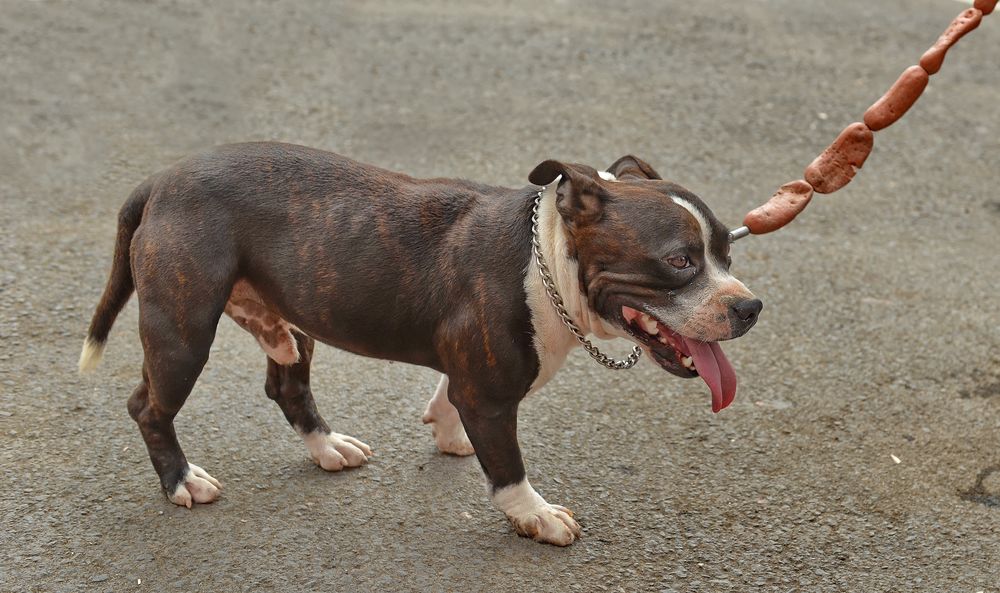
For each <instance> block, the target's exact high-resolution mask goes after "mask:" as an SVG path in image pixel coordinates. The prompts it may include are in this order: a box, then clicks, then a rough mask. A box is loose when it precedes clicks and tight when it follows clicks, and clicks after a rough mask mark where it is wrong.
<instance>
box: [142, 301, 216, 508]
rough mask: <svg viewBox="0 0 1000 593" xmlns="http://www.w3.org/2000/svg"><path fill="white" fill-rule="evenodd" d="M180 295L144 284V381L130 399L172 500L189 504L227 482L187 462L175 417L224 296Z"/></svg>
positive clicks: (213, 494) (206, 347)
mask: <svg viewBox="0 0 1000 593" xmlns="http://www.w3.org/2000/svg"><path fill="white" fill-rule="evenodd" d="M160 282H162V281H156V283H157V284H159V283H160ZM144 288H145V290H143V289H144ZM176 296H177V295H169V294H164V293H162V292H159V293H158V292H156V291H155V290H152V291H151V290H150V287H149V286H146V287H143V286H142V285H141V284H140V290H139V300H140V305H139V335H140V337H141V339H142V346H143V351H144V354H145V357H144V360H143V368H142V383H140V384H139V386H138V387H136V389H135V392H133V394H132V397H130V398H129V401H128V411H129V415H130V416H132V419H133V420H135V421H136V423H137V424H138V425H139V430H140V432H141V433H142V438H143V440H144V441H145V442H146V449H147V450H148V452H149V458H150V460H151V461H152V462H153V467H154V468H155V469H156V473H157V474H158V475H159V477H160V484H161V485H162V486H163V489H164V490H165V491H166V493H167V497H168V498H169V499H170V502H172V503H174V504H177V505H182V506H186V507H188V508H190V507H191V505H192V504H193V503H196V502H197V503H209V502H212V501H214V500H216V499H217V498H218V497H219V491H220V489H221V487H222V485H221V484H220V483H219V482H218V480H216V479H215V478H213V477H212V476H210V475H209V474H208V472H206V471H205V470H203V469H201V468H200V467H198V466H196V465H194V464H191V463H188V461H187V458H186V457H185V456H184V452H183V451H182V450H181V446H180V444H179V443H178V442H177V434H176V433H175V432H174V417H175V416H176V415H177V412H179V411H180V409H181V406H183V405H184V401H185V400H186V399H187V397H188V395H189V394H190V393H191V389H192V388H193V387H194V383H195V380H196V379H197V378H198V375H199V374H200V373H201V370H202V368H203V367H204V366H205V362H206V361H208V353H209V349H210V347H211V345H212V340H213V338H214V337H215V328H216V324H217V323H218V320H219V317H220V316H221V314H222V304H223V303H224V302H225V297H224V296H221V295H220V298H219V299H218V302H217V303H215V304H211V303H206V302H205V301H202V302H201V303H199V305H198V306H192V303H190V302H185V301H184V300H183V299H179V300H175V298H176Z"/></svg>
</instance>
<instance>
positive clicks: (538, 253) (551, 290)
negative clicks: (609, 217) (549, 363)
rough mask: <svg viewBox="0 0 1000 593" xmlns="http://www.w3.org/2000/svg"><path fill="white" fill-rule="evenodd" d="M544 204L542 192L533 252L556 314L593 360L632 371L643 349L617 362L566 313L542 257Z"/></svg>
mask: <svg viewBox="0 0 1000 593" xmlns="http://www.w3.org/2000/svg"><path fill="white" fill-rule="evenodd" d="M541 203H542V192H541V191H539V192H538V195H536V196H535V206H534V208H532V209H531V250H532V253H533V254H534V256H535V264H536V265H537V266H538V275H539V276H541V277H542V284H543V285H544V286H545V292H547V293H548V295H549V300H550V301H552V306H553V307H554V308H555V310H556V313H558V314H559V317H560V318H562V320H563V323H565V324H566V327H567V328H569V331H570V332H572V334H573V335H574V336H576V339H577V340H578V341H579V342H580V344H582V345H583V348H584V350H586V351H587V354H589V355H590V357H591V358H593V359H594V360H596V361H597V362H598V363H600V364H601V365H603V366H605V367H607V368H609V369H611V370H615V371H621V370H625V369H630V368H632V367H634V366H635V363H637V362H639V357H640V356H642V349H641V348H639V347H638V346H633V347H632V354H629V355H628V357H627V358H625V359H624V360H616V359H614V358H611V357H610V356H608V355H607V354H605V353H603V352H601V350H600V349H599V348H598V347H597V346H594V344H592V343H591V341H590V340H588V339H587V338H586V337H585V336H584V335H583V332H581V331H580V328H579V327H577V325H576V323H574V322H573V318H572V317H570V316H569V313H568V312H567V311H566V307H565V306H563V300H562V297H561V296H559V291H557V290H556V283H555V281H554V280H553V279H552V273H551V272H549V267H548V266H547V265H545V259H544V258H543V257H542V244H541V242H540V241H539V239H538V209H539V207H540V205H541Z"/></svg>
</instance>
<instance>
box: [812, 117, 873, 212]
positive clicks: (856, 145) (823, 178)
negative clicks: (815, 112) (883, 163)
mask: <svg viewBox="0 0 1000 593" xmlns="http://www.w3.org/2000/svg"><path fill="white" fill-rule="evenodd" d="M874 144H875V135H874V134H873V133H872V131H871V130H870V129H869V128H868V126H866V125H865V124H863V123H861V122H857V123H853V124H851V125H849V126H847V127H846V128H844V131H843V132H841V133H840V135H839V136H837V139H836V140H834V141H833V144H831V145H830V146H829V147H827V149H826V150H824V151H823V153H822V154H821V155H819V156H818V157H816V160H814V161H813V162H812V164H810V165H809V166H808V167H806V175H805V177H806V181H808V182H809V185H811V186H813V189H815V190H816V191H817V192H819V193H821V194H831V193H833V192H835V191H837V190H838V189H840V188H842V187H844V186H845V185H847V184H848V183H850V182H851V179H854V174H855V173H857V171H858V169H860V168H861V166H862V165H864V164H865V159H867V158H868V155H869V154H871V152H872V146H873V145H874Z"/></svg>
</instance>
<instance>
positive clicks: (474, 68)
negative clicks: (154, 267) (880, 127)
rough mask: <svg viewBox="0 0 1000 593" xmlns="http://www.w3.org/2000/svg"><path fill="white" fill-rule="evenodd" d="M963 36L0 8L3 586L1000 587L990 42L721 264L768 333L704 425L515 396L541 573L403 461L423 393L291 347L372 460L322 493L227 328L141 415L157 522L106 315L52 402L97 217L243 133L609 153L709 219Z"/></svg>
mask: <svg viewBox="0 0 1000 593" xmlns="http://www.w3.org/2000/svg"><path fill="white" fill-rule="evenodd" d="M961 9H962V6H961V5H960V4H959V3H956V2H953V1H951V0H905V1H904V0H884V1H881V2H869V1H867V0H843V1H838V2H812V1H809V2H804V1H801V0H753V1H747V2H739V3H737V2H690V1H688V2H681V1H675V0H669V1H654V0H647V1H638V0H635V1H632V0H629V1H625V2H617V3H608V4H606V5H599V4H597V3H593V2H559V3H542V2H522V1H519V0H517V1H511V2H500V3H481V4H480V3H476V4H472V3H462V4H459V3H451V2H443V1H439V0H426V1H398V2H378V3H375V2H372V3H354V2H321V1H318V0H313V1H310V2H295V3H292V2H287V3H280V4H272V3H266V2H249V3H243V2H236V1H232V0H227V1H220V2H213V3H211V4H210V5H209V4H207V3H205V4H203V3H197V2H186V1H177V2H143V3H126V2H105V1H101V0H89V1H86V2H82V1H81V2H49V1H43V2H29V1H25V0H0V15H2V17H0V249H2V254H3V257H2V258H0V261H2V268H0V340H2V351H0V468H2V471H3V486H2V487H0V493H2V494H0V591H5V592H6V591H18V592H20V591H115V592H117V591H141V590H149V591H270V590H274V591H344V592H354V591H362V592H363V591H383V592H384V591H671V592H686V591H713V592H714V591H750V590H755V591H756V590H759V591H775V592H788V591H809V592H813V591H821V592H826V591H852V592H881V591H885V592H889V591H933V592H952V591H954V592H968V593H975V592H976V591H985V592H994V593H995V592H997V591H1000V313H998V311H1000V291H998V286H1000V249H998V247H997V236H998V230H1000V189H998V187H1000V170H998V168H997V162H998V158H997V155H998V154H1000V103H998V97H1000V71H998V68H997V55H998V53H997V48H998V47H1000V15H994V16H992V17H990V18H989V19H987V20H986V21H984V24H983V26H982V27H980V29H979V30H977V31H976V32H974V33H973V34H971V35H970V36H969V37H967V38H966V39H964V40H963V41H962V42H961V43H960V45H959V46H958V47H956V48H955V49H954V50H952V52H951V53H950V55H949V56H948V59H947V60H946V62H945V65H944V68H943V70H942V72H941V73H940V74H938V75H937V76H935V77H934V78H933V80H932V83H931V86H930V89H929V91H928V92H927V94H926V95H925V96H924V97H923V99H922V100H921V102H920V103H919V104H918V105H917V106H916V107H915V108H914V109H913V110H912V112H911V113H909V114H907V116H906V118H905V119H904V120H903V122H902V123H900V124H898V125H897V126H894V127H892V128H890V129H888V130H886V131H884V132H882V133H879V134H878V137H877V139H876V148H875V152H874V153H873V155H872V156H871V158H870V159H869V160H868V162H867V164H866V165H865V169H864V170H863V171H862V172H861V173H860V174H859V176H858V178H857V179H856V180H855V181H854V182H853V183H852V184H851V185H850V186H849V187H848V188H847V189H845V190H843V191H841V192H839V193H838V194H836V195H833V196H828V197H825V196H818V197H817V198H815V200H814V203H813V204H812V205H811V206H810V208H809V210H808V211H807V212H806V213H805V214H804V215H803V216H802V218H801V219H800V220H799V221H797V222H796V223H794V224H793V225H791V226H790V227H789V228H787V229H786V230H784V231H782V232H779V233H776V234H774V235H770V236H766V237H762V238H751V239H747V240H744V241H742V242H740V243H738V244H737V245H736V247H735V250H734V260H735V264H734V269H735V271H737V272H738V274H739V275H740V276H741V277H743V278H744V279H745V280H746V281H747V283H748V284H749V285H750V287H751V288H752V289H754V291H755V292H756V293H757V294H758V295H759V296H760V297H761V298H762V299H763V300H764V302H765V309H764V313H763V317H762V319H761V321H760V323H759V324H758V326H757V327H756V328H755V329H754V330H752V331H751V332H750V333H749V334H748V335H747V336H746V337H744V338H742V339H740V340H737V341H736V342H733V343H730V344H728V346H727V352H728V353H729V356H730V358H731V359H732V360H733V362H734V364H735V366H736V368H737V372H738V373H739V375H740V379H741V391H740V393H739V395H738V397H737V401H736V403H735V404H734V405H733V406H732V407H731V408H729V409H727V410H725V411H724V412H723V413H721V414H719V415H712V414H711V412H710V404H709V394H708V391H707V388H706V387H705V386H704V385H703V384H702V382H700V381H696V380H695V381H682V380H679V379H676V378H673V377H672V376H669V375H667V374H666V373H663V372H662V371H660V370H658V369H657V368H654V366H653V365H651V364H649V363H648V362H647V363H644V364H642V365H640V366H639V367H638V368H637V369H635V370H633V371H630V372H626V373H617V374H616V373H612V372H609V371H603V370H602V369H600V368H598V367H597V366H596V365H594V364H592V363H591V362H590V361H589V360H587V359H586V358H585V357H584V356H583V355H582V353H579V352H578V353H577V354H576V355H574V356H573V357H572V359H571V361H570V363H569V364H568V366H567V367H566V368H564V369H563V371H562V372H561V373H560V374H559V375H558V376H557V377H556V379H555V380H554V381H553V382H552V383H550V385H549V386H548V387H546V388H545V389H544V390H543V392H542V393H541V394H539V395H538V396H537V397H534V398H533V399H531V400H530V401H527V402H526V403H525V404H524V405H523V407H522V413H521V417H522V420H521V429H520V435H521V440H522V446H523V449H524V452H525V456H526V459H527V464H528V468H529V477H530V479H531V481H532V483H533V484H534V485H535V486H536V487H537V488H538V489H539V490H540V491H541V492H542V493H543V494H544V495H545V496H546V497H547V498H548V499H549V500H550V501H551V502H555V503H559V504H563V505H566V506H568V507H570V508H572V509H574V510H575V511H576V513H577V517H578V518H579V519H580V522H581V523H582V525H583V526H584V531H585V535H584V539H583V540H582V541H580V542H578V543H577V544H575V545H574V546H572V547H571V548H568V549H557V548H554V547H550V546H542V545H538V544H535V543H533V542H531V541H529V540H525V539H521V538H518V537H516V536H515V535H514V534H513V532H512V530H511V529H510V528H509V526H508V525H507V523H506V521H505V519H504V518H503V516H502V515H501V514H500V513H498V512H497V511H495V510H494V509H493V508H492V507H491V505H490V503H489V501H488V500H487V497H486V495H485V490H484V487H483V484H484V481H483V478H482V476H481V473H480V470H479V467H478V464H477V463H476V461H475V460H474V459H470V458H465V459H458V458H452V457H445V456H442V455H440V454H438V453H436V451H435V448H434V444H433V441H432V439H431V437H430V434H429V431H428V429H427V428H426V427H425V426H423V425H421V424H420V421H419V416H420V412H421V410H422V409H423V405H424V402H425V400H426V399H427V398H428V397H430V395H431V393H432V391H433V389H434V385H435V382H436V377H435V376H434V373H432V372H429V371H427V370H425V369H420V368H413V367H408V366H405V365H401V364H389V363H385V362H380V361H375V360H366V359H361V358H358V357H355V356H351V355H348V354H345V353H342V352H338V351H334V350H332V349H330V348H325V347H321V348H320V350H319V352H318V354H317V357H316V363H315V367H314V368H315V372H314V377H315V379H314V381H315V384H314V390H315V391H316V393H317V398H318V400H319V404H320V407H321V409H322V410H323V411H324V412H325V414H326V416H327V418H328V419H329V420H330V421H331V423H332V424H333V425H334V427H335V429H337V430H340V431H343V432H347V433H349V434H352V435H355V436H357V437H359V438H361V439H363V440H365V441H366V442H368V443H370V444H372V445H373V446H374V447H375V448H376V450H377V454H378V455H377V457H376V458H375V459H374V461H373V462H372V463H371V464H369V465H368V466H366V467H364V468H362V469H360V470H356V471H348V472H344V473H341V474H336V475H331V474H325V473H324V472H322V471H321V470H319V469H318V468H316V467H314V466H313V465H312V463H311V462H310V461H309V460H308V458H307V456H306V453H305V451H304V448H303V447H302V445H301V443H300V442H298V439H297V437H296V436H295V435H294V433H293V432H292V430H291V429H290V428H289V427H288V426H287V425H286V424H285V421H284V419H283V418H282V416H281V414H280V412H279V411H278V409H277V407H276V406H274V405H273V403H272V402H270V401H268V400H267V399H266V397H265V396H264V393H263V381H264V367H265V365H264V359H263V355H262V354H261V353H260V351H259V350H258V349H257V347H256V345H255V344H254V343H253V340H252V339H251V338H250V337H249V336H248V335H246V334H244V333H242V332H241V331H240V330H239V329H238V328H237V327H236V325H235V324H233V323H231V322H229V321H225V320H224V321H223V323H222V324H221V325H220V331H219V336H218V339H217V341H216V343H215V346H214V349H213V355H212V359H211V361H210V362H209V364H208V367H207V368H206V370H205V372H204V374H203V375H202V378H201V381H200V382H199V384H198V386H197V387H196V389H195V392H194V393H193V395H192V397H191V398H190V400H189V402H188V404H187V406H186V407H185V408H184V410H183V411H182V412H181V415H180V417H179V419H178V431H179V434H180V439H181V442H182V444H183V445H184V446H185V450H186V453H187V455H188V457H189V458H190V459H191V460H192V461H193V462H195V463H197V464H199V465H201V466H203V467H205V468H206V469H208V470H209V471H211V472H212V473H213V474H214V475H215V476H216V477H218V478H220V479H221V480H222V481H223V482H224V483H225V485H226V488H225V491H224V495H223V498H222V499H221V500H220V501H219V502H218V503H216V504H213V505H210V506H204V507H198V508H195V509H194V510H193V511H188V510H187V509H183V508H177V507H174V506H173V505H171V504H170V503H168V502H167V501H166V499H165V498H164V497H163V496H162V495H161V493H160V491H159V487H158V483H157V480H156V477H155V474H154V473H153V470H152V468H151V466H150V464H149V462H148V460H147V458H146V454H145V451H144V448H143V444H142V441H141V439H140V436H139V433H138V431H137V430H136V428H135V426H134V425H133V423H132V421H131V420H130V419H129V418H128V416H127V414H126V411H125V400H126V399H127V397H128V395H129V393H130V392H131V390H132V388H133V387H134V385H135V384H136V382H137V380H138V377H139V371H140V366H141V352H140V347H139V343H138V339H137V334H136V305H135V303H134V302H132V303H130V305H129V306H128V307H127V308H126V310H125V312H124V313H123V315H122V317H121V318H120V320H119V322H118V324H117V325H116V326H115V329H114V331H113V332H112V336H111V341H110V344H109V348H108V352H107V356H106V358H105V361H104V363H103V365H102V367H101V368H100V369H99V370H98V372H97V373H96V374H95V375H92V376H87V377H83V378H81V377H78V376H77V374H76V371H75V364H76V359H77V356H78V353H79V346H80V343H81V341H82V338H83V335H84V331H85V328H86V325H87V323H88V321H89V318H90V315H91V313H92V311H93V307H94V305H95V304H96V302H97V299H98V297H99V295H100V292H101V290H102V288H103V285H104V282H105V278H106V274H107V272H108V269H109V266H110V261H111V259H110V258H111V250H112V245H113V240H114V235H115V215H116V212H117V209H118V207H119V206H120V204H121V203H122V201H123V200H124V198H125V197H126V196H127V194H128V192H129V191H130V190H131V189H132V187H134V186H135V185H136V184H137V183H138V182H139V181H141V180H142V179H143V178H144V177H145V176H146V175H147V174H149V173H150V172H152V171H155V170H157V169H159V168H161V167H164V166H166V165H168V164H170V163H171V162H172V161H174V160H175V159H178V158H179V157H181V156H182V155H184V154H186V153H189V152H191V151H194V150H198V149H201V148H204V147H207V146H210V145H214V144H219V143H224V142H231V141H242V140H253V139H280V140H285V141H290V142H299V143H303V144H309V145H312V146H317V147H321V148H326V149H330V150H335V151H338V152H341V153H344V154H347V155H350V156H352V157H354V158H357V159H360V160H363V161H367V162H371V163H374V164H378V165H381V166H384V167H389V168H394V169H398V170H402V171H405V172H408V173H410V174H414V175H418V176H431V175H441V176H456V177H466V178H472V179H476V180H481V181H485V182H492V183H498V184H504V185H511V186H521V185H524V184H526V182H527V174H528V172H529V171H530V170H531V169H532V168H533V167H534V165H535V164H537V163H538V162H540V161H542V160H544V159H547V158H562V159H566V160H575V161H579V162H586V163H590V164H593V165H595V166H604V165H607V164H609V163H610V162H611V161H612V160H614V159H615V158H617V157H618V156H620V155H622V154H625V153H629V152H632V153H635V154H637V155H640V156H641V157H643V158H645V159H647V160H648V161H649V162H651V163H652V164H653V165H654V166H655V167H656V168H657V169H659V170H660V171H661V172H662V173H664V174H665V175H667V176H668V177H670V178H672V179H674V180H676V181H678V182H680V183H681V184H683V185H685V186H687V187H689V188H690V189H692V190H693V191H695V192H696V193H698V194H700V195H701V196H702V197H704V198H705V199H706V201H707V202H708V203H709V204H710V205H711V206H712V207H713V208H714V209H715V212H716V213H717V214H718V215H719V216H720V217H721V218H722V219H723V220H726V221H729V222H732V223H736V222H738V221H739V219H740V217H741V216H742V215H743V213H744V212H746V211H747V210H748V209H749V208H751V207H753V206H756V205H757V204H758V203H759V202H760V201H762V200H764V199H766V198H767V197H768V196H770V194H771V192H772V191H773V190H774V188H776V187H777V186H778V185H780V184H781V183H784V182H786V181H788V180H791V179H795V178H797V177H798V176H799V175H801V171H802V168H803V167H804V166H805V165H806V164H808V163H809V161H810V160H811V159H812V158H813V157H814V156H815V155H816V154H817V153H818V152H819V151H820V150H822V149H823V148H824V147H825V146H826V145H827V144H828V143H829V142H830V141H831V140H832V139H833V138H834V137H835V136H836V134H837V133H838V132H839V131H840V129H841V128H843V127H844V126H845V125H846V124H848V123H850V122H852V121H856V120H857V118H859V117H860V116H861V113H862V112H863V110H864V109H865V107H867V105H868V104H869V103H870V102H872V101H873V100H874V99H876V98H877V97H878V96H879V95H880V94H881V93H882V92H883V90H884V89H886V88H888V85H889V84H891V83H892V81H894V80H895V78H896V76H897V74H898V73H899V72H901V71H902V70H903V69H904V68H905V67H906V66H909V65H910V64H912V63H913V62H914V61H915V60H917V59H918V58H919V56H920V54H921V53H922V52H923V51H924V49H926V47H927V46H929V45H930V43H931V42H932V41H933V40H934V39H935V38H936V36H937V35H938V33H939V32H940V31H941V30H943V28H944V27H945V25H946V24H947V23H948V22H949V20H950V19H951V18H952V17H953V16H954V15H955V14H957V12H958V11H959V10H961ZM612 349H615V350H616V351H618V352H625V351H626V350H627V346H625V345H623V344H619V345H618V346H612ZM892 456H895V458H896V459H898V460H899V462H898V463H897V462H896V461H895V460H894V459H893V457H892ZM977 476H978V477H979V480H978V484H977ZM140 580H141V583H140Z"/></svg>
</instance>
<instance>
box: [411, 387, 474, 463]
mask: <svg viewBox="0 0 1000 593" xmlns="http://www.w3.org/2000/svg"><path fill="white" fill-rule="evenodd" d="M421 420H423V422H424V424H430V425H431V433H432V434H433V435H434V442H435V443H437V448H438V450H439V451H441V452H442V453H450V454H451V455H463V456H464V455H472V454H473V453H475V452H476V450H475V449H474V448H473V447H472V442H471V441H469V436H468V435H467V434H465V427H464V426H462V418H461V417H460V416H459V415H458V409H457V408H455V406H454V405H452V403H451V402H450V401H448V375H441V381H440V382H438V386H437V390H436V391H435V392H434V397H432V398H431V399H430V401H428V402H427V409H426V410H424V415H423V417H422V418H421Z"/></svg>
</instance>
